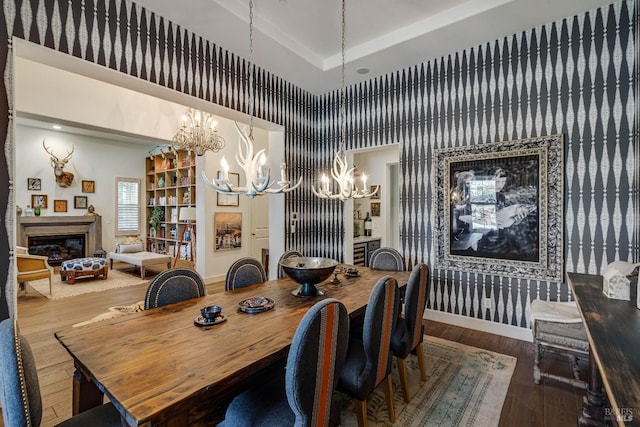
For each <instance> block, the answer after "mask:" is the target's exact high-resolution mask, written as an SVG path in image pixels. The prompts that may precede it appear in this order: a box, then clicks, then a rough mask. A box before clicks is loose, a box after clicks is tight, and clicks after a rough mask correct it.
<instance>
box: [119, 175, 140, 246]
mask: <svg viewBox="0 0 640 427" xmlns="http://www.w3.org/2000/svg"><path fill="white" fill-rule="evenodd" d="M116 199H117V203H116V236H122V235H132V234H140V180H139V179H137V178H116Z"/></svg>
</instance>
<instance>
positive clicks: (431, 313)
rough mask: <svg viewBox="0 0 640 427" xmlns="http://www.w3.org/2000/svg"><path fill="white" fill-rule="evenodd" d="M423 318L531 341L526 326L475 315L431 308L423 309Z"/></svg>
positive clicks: (531, 338)
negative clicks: (485, 318) (507, 323)
mask: <svg viewBox="0 0 640 427" xmlns="http://www.w3.org/2000/svg"><path fill="white" fill-rule="evenodd" d="M423 318H424V319H427V320H435V321H436V322H442V323H449V324H451V325H455V326H460V327H462V328H468V329H475V330H476V331H482V332H488V333H491V334H496V335H502V336H504V337H508V338H515V339H519V340H522V341H528V342H533V335H532V334H531V329H528V328H527V329H525V328H521V327H518V326H512V325H505V324H503V323H496V322H490V321H488V320H484V319H476V318H475V317H467V316H460V315H459V314H451V313H445V312H442V311H435V310H431V309H427V310H425V312H424V316H423Z"/></svg>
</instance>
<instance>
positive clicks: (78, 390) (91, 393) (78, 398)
mask: <svg viewBox="0 0 640 427" xmlns="http://www.w3.org/2000/svg"><path fill="white" fill-rule="evenodd" d="M103 400H104V394H103V393H102V392H101V391H100V389H99V388H98V387H97V386H96V385H95V384H94V383H93V381H90V380H88V379H87V377H85V376H84V374H83V373H82V371H81V370H80V368H78V367H76V370H75V372H74V373H73V408H72V411H73V412H72V414H73V415H77V414H79V413H81V412H84V411H86V410H88V409H91V408H95V407H96V406H100V405H102V403H103Z"/></svg>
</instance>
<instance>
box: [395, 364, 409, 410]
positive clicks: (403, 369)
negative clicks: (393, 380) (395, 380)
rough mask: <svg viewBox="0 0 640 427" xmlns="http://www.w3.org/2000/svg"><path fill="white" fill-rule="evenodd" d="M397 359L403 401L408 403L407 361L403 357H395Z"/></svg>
mask: <svg viewBox="0 0 640 427" xmlns="http://www.w3.org/2000/svg"><path fill="white" fill-rule="evenodd" d="M396 360H397V361H398V374H399V375H400V385H401V386H402V394H403V395H404V401H405V402H407V403H409V386H408V384H407V383H408V379H407V363H406V361H405V360H404V359H401V358H399V357H396Z"/></svg>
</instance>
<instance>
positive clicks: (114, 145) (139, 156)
mask: <svg viewBox="0 0 640 427" xmlns="http://www.w3.org/2000/svg"><path fill="white" fill-rule="evenodd" d="M43 139H46V144H47V147H49V148H50V149H51V151H52V152H53V153H55V154H56V155H57V156H58V157H59V158H62V157H65V155H66V154H67V151H68V150H71V149H72V147H73V148H74V152H73V155H72V157H71V159H69V162H68V163H67V165H66V167H65V168H64V170H65V171H66V172H71V173H73V174H74V179H73V183H72V185H71V186H70V187H67V188H63V187H60V186H59V185H57V184H56V180H55V175H54V174H53V169H52V168H51V164H50V161H49V157H50V156H49V154H47V153H46V152H45V150H44V148H43V147H42V140H43ZM148 149H149V147H146V146H144V145H138V144H132V143H126V142H117V141H110V140H106V139H101V138H96V137H90V136H85V135H77V134H71V133H65V132H59V131H55V130H47V129H41V128H35V127H30V126H23V125H16V181H15V184H14V185H15V189H16V203H17V204H18V205H19V206H20V207H22V209H25V208H26V206H27V205H30V204H31V195H32V194H46V195H47V199H48V208H47V209H42V212H41V215H42V216H65V215H66V216H74V215H84V214H85V213H87V210H86V209H74V207H73V206H74V196H87V200H88V201H87V203H88V205H93V206H94V207H95V209H96V210H95V212H96V213H97V214H100V215H101V216H102V246H103V248H104V249H105V250H106V251H111V250H113V248H114V247H115V243H116V240H115V230H114V228H115V220H114V218H115V205H116V200H115V177H116V176H117V177H126V178H138V179H140V182H141V184H142V187H143V188H144V177H145V173H144V157H145V156H146V154H147V151H148ZM27 178H40V180H41V184H42V189H41V190H40V191H28V190H27ZM82 180H90V181H95V193H83V192H82V187H81V182H82ZM143 199H144V198H143ZM54 200H66V201H67V212H66V213H62V212H55V213H54V211H53V202H54ZM141 203H142V200H141Z"/></svg>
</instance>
